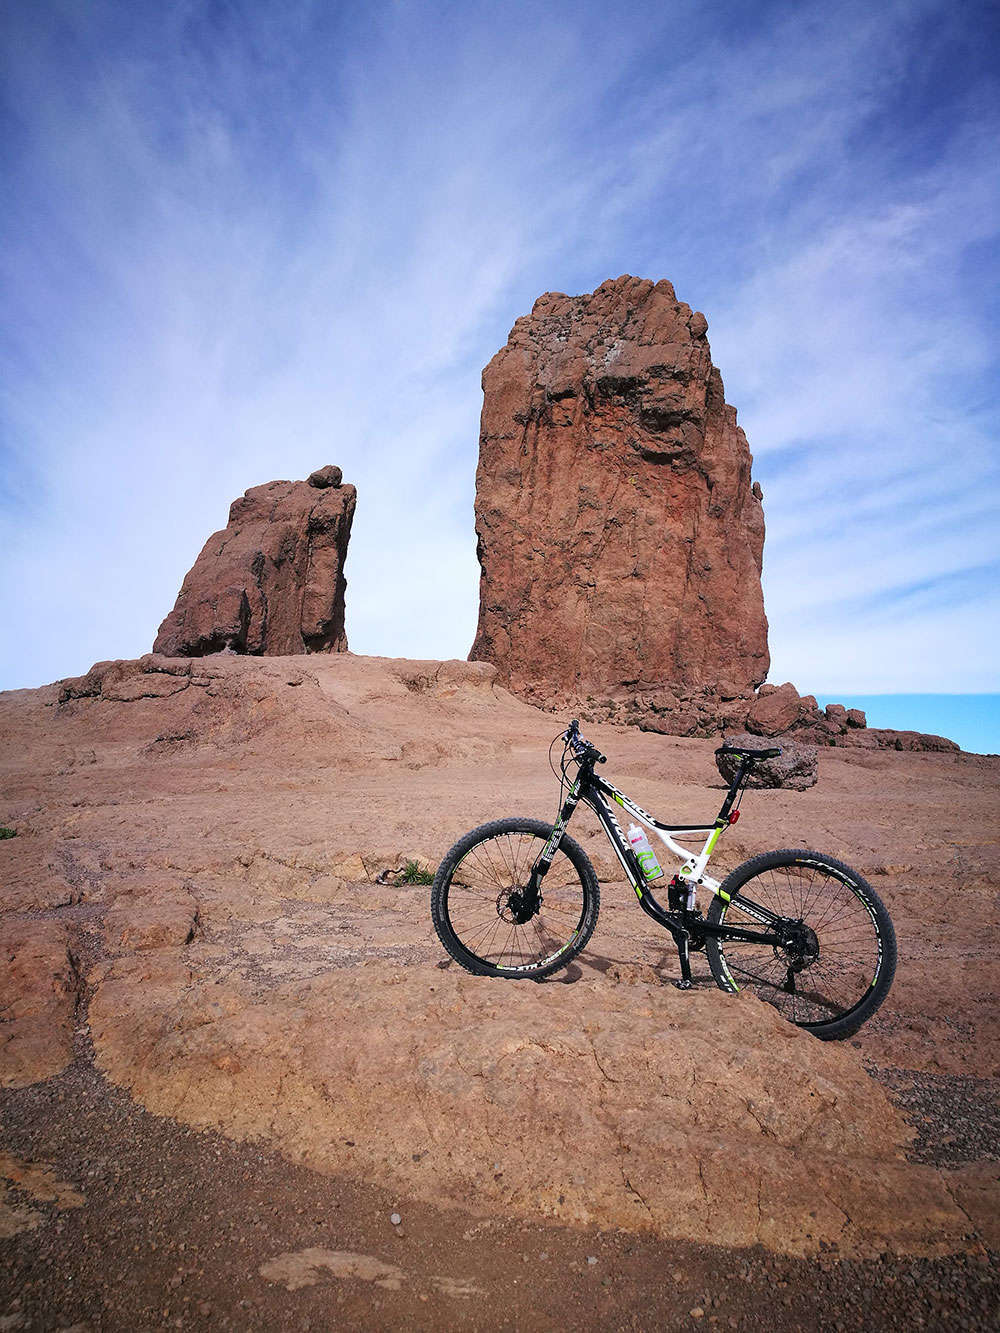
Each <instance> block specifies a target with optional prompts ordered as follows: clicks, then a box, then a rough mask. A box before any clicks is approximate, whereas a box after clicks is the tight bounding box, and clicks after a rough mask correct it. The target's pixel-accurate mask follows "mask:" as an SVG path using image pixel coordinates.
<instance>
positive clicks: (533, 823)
mask: <svg viewBox="0 0 1000 1333" xmlns="http://www.w3.org/2000/svg"><path fill="white" fill-rule="evenodd" d="M551 833H552V825H551V824H544V823H542V822H541V821H540V820H537V819H499V820H496V821H495V822H494V823H491V824H482V825H481V826H480V827H479V828H476V829H473V830H472V831H471V833H467V834H466V835H465V837H464V838H461V839H459V841H458V842H456V843H455V845H454V847H452V849H451V851H450V852H449V853H448V855H447V856H446V857H445V858H444V860H443V861H442V862H441V864H440V866H439V867H438V872H437V874H436V875H435V877H434V886H433V888H432V889H431V918H432V920H433V922H434V929H435V930H436V931H437V934H438V938H439V939H440V941H441V943H442V944H443V945H444V947H445V948H446V949H447V951H448V953H450V954H451V956H452V958H454V959H455V961H456V962H457V963H461V965H462V966H463V967H464V968H466V969H467V970H468V971H469V972H474V973H475V974H476V975H477V976H492V977H515V978H524V977H533V978H535V979H538V978H539V977H545V976H548V975H549V973H551V972H556V971H558V970H559V969H560V968H562V967H565V966H566V964H567V963H568V962H569V961H570V960H571V959H572V958H575V957H576V955H577V954H578V953H579V952H580V950H581V949H582V948H583V946H584V945H585V944H586V943H587V941H588V940H589V939H590V936H591V934H592V933H593V930H594V926H595V925H596V923H597V913H598V909H599V907H600V901H601V897H600V889H599V888H598V884H597V876H596V875H595V874H594V868H593V866H592V865H591V864H590V861H589V859H588V857H587V854H586V852H585V851H584V850H583V848H582V847H581V846H580V844H579V843H578V842H575V841H574V839H573V838H571V837H569V836H568V835H567V834H565V833H564V834H563V837H562V841H561V842H560V844H559V850H558V851H557V852H556V854H555V857H554V858H553V861H552V864H551V866H550V867H549V870H548V872H547V874H546V875H545V877H544V879H543V880H542V884H541V898H540V901H539V903H538V906H537V909H536V910H535V911H533V912H531V913H530V915H529V914H526V912H525V910H524V907H523V902H522V899H521V897H519V895H520V894H522V893H523V891H524V889H525V888H526V887H527V885H528V880H529V877H530V875H531V870H532V867H533V866H534V864H535V861H536V860H537V858H538V856H539V854H540V853H541V851H542V849H543V848H544V846H545V844H546V842H547V841H548V839H549V837H550V835H551Z"/></svg>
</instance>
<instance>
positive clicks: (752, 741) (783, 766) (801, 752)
mask: <svg viewBox="0 0 1000 1333" xmlns="http://www.w3.org/2000/svg"><path fill="white" fill-rule="evenodd" d="M726 744H727V745H732V746H747V747H748V748H750V749H754V748H755V747H758V748H759V746H760V739H759V737H757V736H751V735H748V733H747V732H743V733H741V734H740V735H738V736H727V737H726ZM715 766H716V768H717V769H718V770H719V772H720V773H721V775H722V777H723V778H724V779H725V780H726V782H732V780H733V778H734V777H735V776H736V774H737V773H738V771H739V767H740V756H739V755H738V754H720V753H719V751H718V750H716V752H715ZM816 779H817V773H816V747H815V745H796V744H795V743H794V742H793V741H788V740H782V742H781V754H779V755H775V756H774V758H772V759H759V760H758V761H757V762H756V763H755V764H754V766H753V768H752V769H751V771H750V776H749V777H748V779H747V786H748V787H787V788H789V789H790V790H791V791H807V790H808V789H809V788H810V787H815V786H816Z"/></svg>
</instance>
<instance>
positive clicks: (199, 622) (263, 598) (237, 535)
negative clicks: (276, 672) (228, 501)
mask: <svg viewBox="0 0 1000 1333" xmlns="http://www.w3.org/2000/svg"><path fill="white" fill-rule="evenodd" d="M356 500H357V493H356V491H355V489H354V487H353V486H350V485H347V486H345V485H344V484H343V482H342V475H341V470H340V468H339V467H333V466H327V467H324V468H319V469H318V470H317V471H315V472H313V473H312V474H311V475H310V477H309V480H308V481H271V482H268V483H266V485H263V486H254V487H253V488H252V489H251V490H248V491H247V492H246V494H245V495H243V496H242V497H241V498H240V499H239V500H235V501H234V502H233V504H232V506H231V508H230V510H229V523H228V525H227V526H226V527H225V528H223V529H222V531H221V532H216V533H214V534H213V535H212V536H211V537H209V539H208V541H207V542H206V543H205V545H204V547H203V549H202V552H201V554H200V555H199V556H198V559H197V560H196V561H195V563H194V565H193V567H192V568H191V570H190V571H189V572H188V574H187V576H186V577H185V579H184V583H183V585H182V587H181V590H180V594H179V596H178V598H177V602H176V604H175V605H174V609H173V610H172V611H171V612H170V614H169V615H168V616H167V618H166V620H164V622H163V624H162V625H161V626H160V632H159V634H158V635H157V636H156V642H155V643H154V644H153V651H154V652H156V653H162V654H164V655H165V656H168V657H201V656H204V655H205V654H206V653H217V652H222V651H224V650H227V649H228V650H229V651H232V652H237V653H253V654H258V655H259V654H266V655H268V656H275V655H285V654H289V653H313V652H346V650H347V635H346V633H345V631H344V593H345V590H346V587H347V580H346V579H345V577H344V561H345V560H346V558H347V543H348V540H349V538H350V535H351V522H352V520H353V518H354V506H355V503H356Z"/></svg>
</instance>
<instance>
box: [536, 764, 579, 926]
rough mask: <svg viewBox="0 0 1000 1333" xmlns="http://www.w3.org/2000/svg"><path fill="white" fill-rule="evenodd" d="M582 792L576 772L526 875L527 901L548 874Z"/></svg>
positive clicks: (538, 888) (537, 891) (537, 890)
mask: <svg viewBox="0 0 1000 1333" xmlns="http://www.w3.org/2000/svg"><path fill="white" fill-rule="evenodd" d="M582 794H583V775H582V774H577V778H576V781H575V782H574V783H573V785H572V787H570V789H569V791H568V792H567V794H566V799H565V801H563V807H562V809H561V810H560V811H559V818H558V819H557V820H556V822H555V824H554V825H553V827H552V832H551V833H550V834H549V840H548V842H547V843H546V844H545V846H544V847H543V848H542V850H541V851H540V852H539V854H538V856H537V857H536V859H535V864H534V865H533V866H532V867H531V874H530V875H529V877H528V883H527V885H526V887H525V898H526V901H528V902H533V901H534V900H535V899H536V898H537V897H538V893H539V890H540V888H541V884H542V880H543V879H544V878H545V876H546V875H547V874H548V871H549V866H551V864H552V861H553V859H554V857H555V854H556V852H557V851H558V850H559V844H560V843H561V842H562V839H563V834H564V833H565V832H566V825H567V824H568V823H569V821H570V819H571V818H572V817H573V811H574V810H575V809H576V807H577V806H578V805H579V804H580V798H581V796H582Z"/></svg>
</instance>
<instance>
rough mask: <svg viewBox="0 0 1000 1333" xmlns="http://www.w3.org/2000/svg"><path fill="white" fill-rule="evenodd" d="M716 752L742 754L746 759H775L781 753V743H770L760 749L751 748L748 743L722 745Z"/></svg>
mask: <svg viewBox="0 0 1000 1333" xmlns="http://www.w3.org/2000/svg"><path fill="white" fill-rule="evenodd" d="M715 753H716V754H741V755H743V756H744V758H746V759H775V758H777V756H778V755H779V754H781V746H780V745H769V746H766V747H762V748H761V749H759V750H755V749H751V748H750V746H748V745H720V746H719V748H718V749H717V750H716V752H715Z"/></svg>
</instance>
